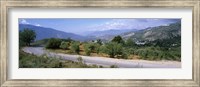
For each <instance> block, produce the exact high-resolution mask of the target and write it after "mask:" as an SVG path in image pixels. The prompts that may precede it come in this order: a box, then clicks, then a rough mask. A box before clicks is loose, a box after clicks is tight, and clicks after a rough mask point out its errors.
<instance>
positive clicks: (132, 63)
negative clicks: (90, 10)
mask: <svg viewBox="0 0 200 87" xmlns="http://www.w3.org/2000/svg"><path fill="white" fill-rule="evenodd" d="M23 51H24V52H27V53H31V54H34V55H37V56H41V55H43V54H46V55H47V56H49V57H56V58H63V59H66V60H71V61H77V58H78V57H79V56H81V55H69V54H63V53H54V52H49V51H46V50H45V49H44V48H43V47H25V48H23ZM81 57H82V59H83V61H84V63H86V64H96V65H102V66H104V67H109V66H111V65H117V66H118V67H120V68H180V67H181V63H180V62H172V61H170V62H169V61H156V62H155V61H146V60H124V59H113V58H106V57H90V56H81Z"/></svg>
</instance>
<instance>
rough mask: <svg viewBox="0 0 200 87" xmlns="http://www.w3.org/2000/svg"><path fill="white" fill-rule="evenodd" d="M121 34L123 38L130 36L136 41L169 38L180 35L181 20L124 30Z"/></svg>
mask: <svg viewBox="0 0 200 87" xmlns="http://www.w3.org/2000/svg"><path fill="white" fill-rule="evenodd" d="M121 36H122V38H124V39H128V38H132V39H134V40H137V41H138V40H139V41H140V40H145V41H146V40H147V41H154V40H158V39H160V40H162V39H170V38H174V37H177V36H181V22H176V23H172V24H169V25H167V26H157V27H149V28H146V29H143V30H139V31H131V32H126V33H123V34H121Z"/></svg>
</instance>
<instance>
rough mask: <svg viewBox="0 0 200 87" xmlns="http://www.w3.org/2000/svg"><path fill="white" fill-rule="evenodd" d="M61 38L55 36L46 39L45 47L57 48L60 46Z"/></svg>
mask: <svg viewBox="0 0 200 87" xmlns="http://www.w3.org/2000/svg"><path fill="white" fill-rule="evenodd" d="M60 44H61V40H60V39H56V38H51V39H49V40H48V42H47V45H46V48H47V49H58V48H60Z"/></svg>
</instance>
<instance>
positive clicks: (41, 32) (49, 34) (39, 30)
mask: <svg viewBox="0 0 200 87" xmlns="http://www.w3.org/2000/svg"><path fill="white" fill-rule="evenodd" d="M25 28H28V29H31V30H34V31H35V32H36V36H37V37H36V40H42V39H45V38H62V39H67V38H71V39H74V40H79V41H84V40H87V39H88V38H87V37H84V36H80V35H76V34H73V33H67V32H63V31H58V30H56V29H52V28H46V27H40V26H34V25H28V24H19V30H23V29H25Z"/></svg>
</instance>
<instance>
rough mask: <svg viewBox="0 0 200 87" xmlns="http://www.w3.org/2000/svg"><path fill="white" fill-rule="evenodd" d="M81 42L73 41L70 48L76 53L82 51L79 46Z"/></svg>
mask: <svg viewBox="0 0 200 87" xmlns="http://www.w3.org/2000/svg"><path fill="white" fill-rule="evenodd" d="M79 45H80V43H79V42H72V43H71V47H70V50H71V51H72V52H74V53H76V54H79V52H80V47H79Z"/></svg>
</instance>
